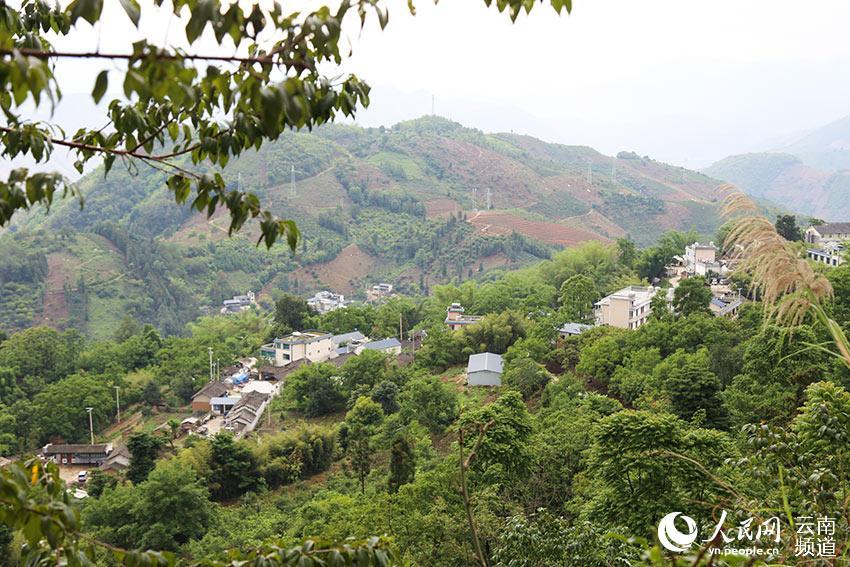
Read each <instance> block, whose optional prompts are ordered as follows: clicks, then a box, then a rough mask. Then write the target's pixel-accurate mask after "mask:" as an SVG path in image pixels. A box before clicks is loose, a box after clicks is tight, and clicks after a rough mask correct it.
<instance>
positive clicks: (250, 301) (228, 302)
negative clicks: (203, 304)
mask: <svg viewBox="0 0 850 567" xmlns="http://www.w3.org/2000/svg"><path fill="white" fill-rule="evenodd" d="M221 305H222V307H221V313H222V314H227V313H241V312H242V311H247V310H249V309H251V308H252V307H256V306H257V298H256V296H255V295H254V292H253V291H249V292H248V293H246V294H245V295H234V296H233V299H225V300H224V301H222V302H221Z"/></svg>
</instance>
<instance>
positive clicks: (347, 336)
mask: <svg viewBox="0 0 850 567" xmlns="http://www.w3.org/2000/svg"><path fill="white" fill-rule="evenodd" d="M331 340H332V341H333V343H334V347H335V348H336V353H337V354H338V355H343V354H348V353H350V352H354V351H356V350H357V347H359V346H360V345H362V344H364V343H366V342H368V341H369V339H368V338H367V337H366V335H364V334H363V333H361V332H360V331H356V330H355V331H351V332H350V333H342V334H339V335H334V336H333V337H331Z"/></svg>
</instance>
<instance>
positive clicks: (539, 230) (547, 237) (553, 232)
mask: <svg viewBox="0 0 850 567" xmlns="http://www.w3.org/2000/svg"><path fill="white" fill-rule="evenodd" d="M469 222H471V223H472V224H473V225H474V226H475V227H476V228H478V229H479V230H480V231H481V232H483V233H485V234H493V235H499V234H511V233H512V232H514V231H516V232H518V233H520V234H524V235H526V236H530V237H531V238H536V239H537V240H540V241H542V242H546V243H549V244H560V245H562V246H575V245H576V244H579V243H581V242H585V241H588V240H607V238H604V237H601V236H600V235H598V234H594V233H593V232H590V231H588V230H585V229H582V228H578V227H575V226H569V225H566V224H558V223H554V222H545V221H534V220H528V219H524V218H521V217H518V216H516V215H512V214H510V213H501V212H498V211H484V212H479V213H477V214H476V215H473V216H472V217H470V219H469Z"/></svg>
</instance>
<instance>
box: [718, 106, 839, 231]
mask: <svg viewBox="0 0 850 567" xmlns="http://www.w3.org/2000/svg"><path fill="white" fill-rule="evenodd" d="M703 172H704V173H706V174H708V175H711V176H712V177H716V178H718V179H723V180H724V181H728V182H730V183H733V184H735V185H737V186H739V187H740V188H741V189H743V190H745V191H747V192H748V193H750V194H751V195H754V196H756V197H760V198H764V199H769V200H771V201H773V202H776V203H781V204H782V205H783V206H785V207H788V208H791V209H793V210H795V211H798V212H800V213H804V214H807V215H812V216H815V217H818V218H822V219H824V220H832V221H838V220H846V219H847V218H850V116H848V117H845V118H842V119H841V120H837V121H835V122H832V123H830V124H827V125H826V126H823V127H821V128H817V129H815V130H811V131H809V132H806V133H804V134H801V135H798V136H796V137H795V138H792V139H790V140H787V141H785V142H784V143H783V144H782V145H781V147H780V148H779V149H778V150H777V151H776V152H769V153H751V154H741V155H734V156H730V157H727V158H724V159H722V160H720V161H718V162H716V163H714V164H713V165H711V166H709V167H707V168H706V169H704V170H703Z"/></svg>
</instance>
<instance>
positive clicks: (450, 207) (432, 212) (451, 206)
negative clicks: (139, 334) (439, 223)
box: [422, 198, 463, 219]
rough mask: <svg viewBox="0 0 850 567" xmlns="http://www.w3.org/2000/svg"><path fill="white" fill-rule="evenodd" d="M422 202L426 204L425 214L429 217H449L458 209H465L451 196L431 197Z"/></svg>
mask: <svg viewBox="0 0 850 567" xmlns="http://www.w3.org/2000/svg"><path fill="white" fill-rule="evenodd" d="M422 204H423V205H425V216H427V217H428V218H429V219H431V218H435V217H447V216H449V215H451V214H454V213H455V212H457V211H462V210H463V209H462V208H461V206H460V205H459V204H458V203H457V201H455V200H454V199H449V198H441V199H430V200H428V201H423V203H422Z"/></svg>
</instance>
